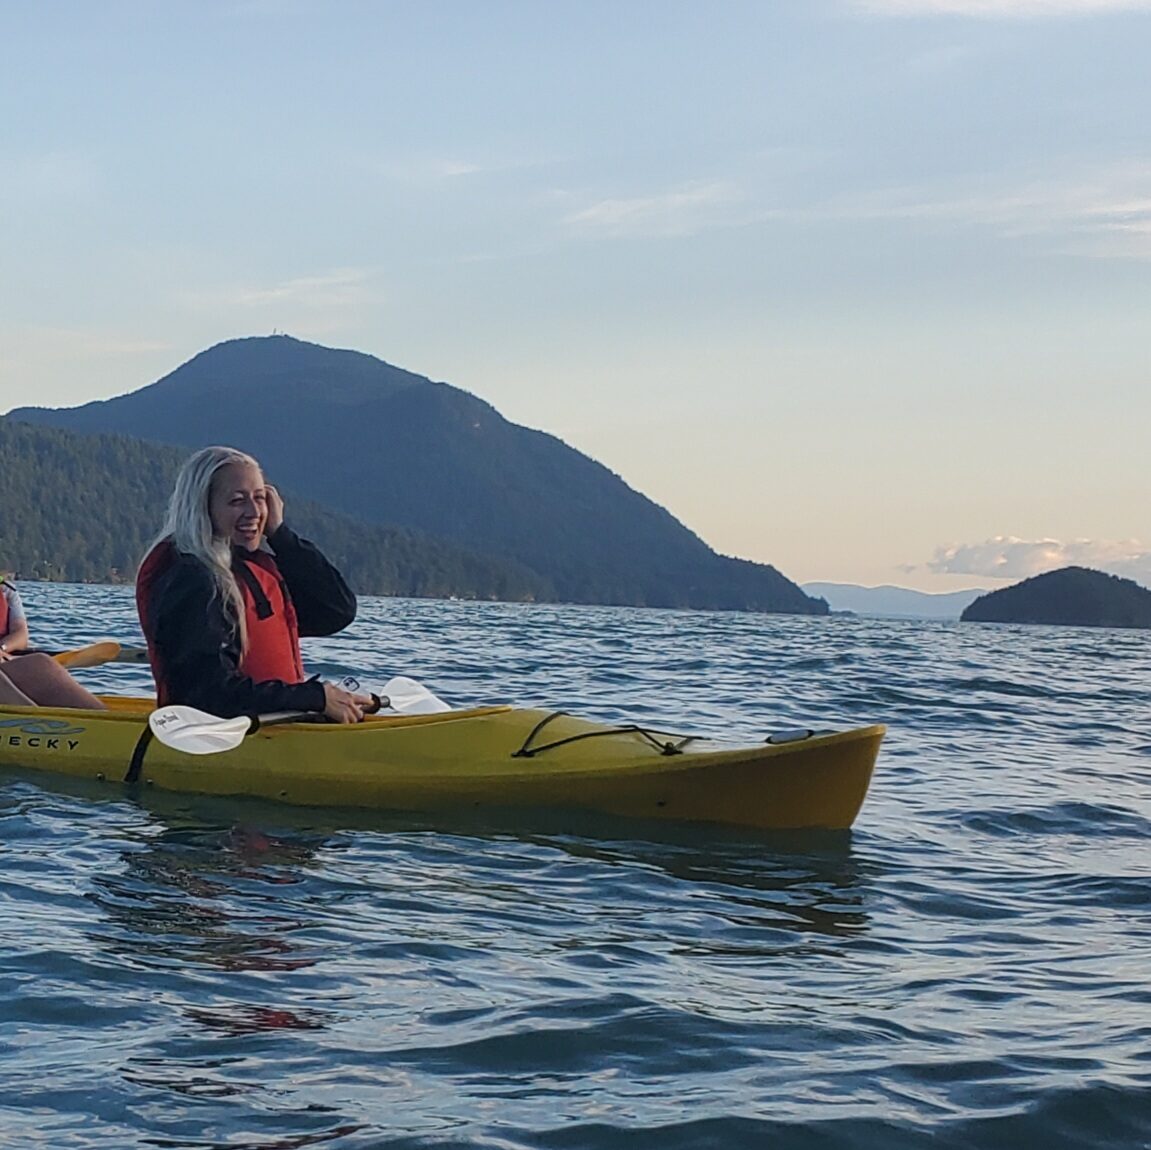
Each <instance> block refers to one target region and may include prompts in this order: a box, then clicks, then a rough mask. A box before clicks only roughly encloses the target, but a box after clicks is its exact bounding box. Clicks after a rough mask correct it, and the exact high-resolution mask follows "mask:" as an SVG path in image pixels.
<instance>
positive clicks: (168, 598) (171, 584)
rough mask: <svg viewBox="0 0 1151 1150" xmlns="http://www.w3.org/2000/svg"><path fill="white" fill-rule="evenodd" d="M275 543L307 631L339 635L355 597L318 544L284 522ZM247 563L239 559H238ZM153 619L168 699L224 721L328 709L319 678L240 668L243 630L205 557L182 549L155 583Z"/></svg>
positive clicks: (300, 621)
mask: <svg viewBox="0 0 1151 1150" xmlns="http://www.w3.org/2000/svg"><path fill="white" fill-rule="evenodd" d="M268 545H269V546H270V547H271V549H272V553H273V555H274V556H275V560H276V566H277V567H279V569H280V574H281V575H282V576H283V580H284V583H285V585H286V586H287V589H288V592H289V594H290V595H291V597H292V604H293V606H294V607H295V609H296V618H297V622H298V624H299V629H300V635H301V636H306V635H334V634H335V633H336V632H337V631H342V630H343V629H344V628H345V627H347V626H348V624H349V623H351V622H352V620H353V619H355V617H356V597H355V595H354V594H353V593H352V591H351V589H350V588H349V587H348V585H347V583H345V582H344V579H343V576H342V575H341V574H340V573H339V571H337V570H336V569H335V567H333V566H332V565H331V563H329V562H328V560H327V559H325V558H324V556H323V554H322V553H321V552H320V550H319V549H318V548H317V547H316V546H315V544H313V543H309V542H308V541H307V540H306V539H301V538H300V537H299V536H298V535H297V534H296V533H295V532H294V531H292V529H291V528H290V527H288V526H287V525H282V526H281V527H280V528H279V529H278V530H277V531H276V532H275V533H274V534H272V535H270V536H269V537H268ZM241 561H242V560H240V559H239V558H238V557H237V559H236V560H234V564H235V563H238V562H241ZM234 564H233V565H234ZM148 616H149V619H150V621H151V626H152V632H153V634H152V642H153V645H154V647H155V650H156V654H157V657H158V658H159V660H160V662H161V664H162V666H163V669H164V676H165V679H166V680H167V686H168V693H169V699H168V701H169V702H172V703H183V704H186V705H188V706H191V707H198V708H199V709H200V710H202V711H207V712H209V713H210V714H213V715H219V716H221V717H222V718H231V717H232V716H233V715H257V714H266V713H267V712H269V711H322V710H323V709H324V688H323V685H322V684H321V683H320V682H319V680H317V679H310V680H308V681H307V682H306V683H284V682H281V681H280V680H278V679H272V680H269V681H268V682H263V683H257V682H255V681H254V680H253V679H251V678H249V677H248V676H247V675H244V674H242V673H241V671H240V636H239V632H238V630H237V629H236V626H235V622H234V620H233V618H232V614H231V611H230V610H229V609H228V608H226V607H225V605H224V603H223V602H222V601H221V599H220V597H219V595H218V594H217V593H216V585H215V582H214V580H213V579H212V575H211V572H209V571H208V569H207V568H206V567H205V566H204V564H203V563H201V562H200V561H199V560H198V559H194V558H193V557H192V556H190V555H183V554H179V553H177V555H176V557H175V560H174V562H173V563H172V564H171V566H169V567H168V568H167V569H166V570H165V571H163V572H162V573H161V574H160V575H159V576H158V577H157V578H156V580H155V582H154V583H153V584H152V588H151V592H150V594H149V597H148Z"/></svg>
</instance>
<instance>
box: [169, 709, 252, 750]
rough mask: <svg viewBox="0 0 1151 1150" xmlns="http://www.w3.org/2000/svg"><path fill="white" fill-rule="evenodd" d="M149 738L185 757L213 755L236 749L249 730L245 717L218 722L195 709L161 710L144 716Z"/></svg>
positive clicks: (216, 719)
mask: <svg viewBox="0 0 1151 1150" xmlns="http://www.w3.org/2000/svg"><path fill="white" fill-rule="evenodd" d="M148 725H149V726H150V727H151V728H152V734H154V735H155V736H156V738H157V739H159V741H160V742H161V743H163V744H164V746H166V747H171V748H173V750H177V751H183V752H184V753H185V754H189V755H214V754H217V753H218V752H220V751H230V750H232V749H233V748H234V747H238V746H239V745H240V744H241V743H242V742H243V741H244V736H245V735H247V733H248V731H249V730H251V728H252V720H251V719H250V718H249V717H248V716H247V715H238V716H237V717H236V718H234V719H221V718H219V717H218V716H216V715H209V714H208V713H207V711H197V710H196V708H195V707H182V706H178V705H174V706H171V707H161V708H159V709H158V710H155V711H153V712H152V713H151V715H149V716H148Z"/></svg>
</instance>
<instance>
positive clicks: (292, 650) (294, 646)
mask: <svg viewBox="0 0 1151 1150" xmlns="http://www.w3.org/2000/svg"><path fill="white" fill-rule="evenodd" d="M177 554H178V552H177V551H176V548H175V547H174V546H173V545H172V542H171V540H167V539H166V540H164V541H163V542H161V543H159V544H157V545H156V546H155V547H154V548H153V549H152V550H151V551H150V552H149V553H148V555H147V557H146V558H145V559H144V562H143V563H141V564H140V571H139V574H138V575H137V576H136V609H137V611H138V612H139V615H140V626H141V628H142V629H143V631H144V639H145V640H146V642H147V644H148V661H149V662H150V663H151V664H152V675H153V678H155V680H156V696H157V700H158V702H159V703H160V705H161V706H163V705H165V704H166V703H168V702H170V701H171V700H170V699H169V698H168V687H167V681H166V678H167V677H166V675H165V674H164V667H163V659H162V657H161V656H160V654H159V652H158V651H157V649H156V645H155V621H154V620H153V618H152V612H151V593H152V585H153V583H154V582H155V581H156V579H158V578H159V577H160V576H161V575H162V574H163V573H164V572H165V571H167V570H168V568H169V567H170V566H171V565H172V564H173V563H174V562H175V561H176V557H177ZM232 571H233V573H234V574H235V576H236V582H237V584H238V585H239V588H240V596H241V599H242V600H243V604H244V624H245V627H246V629H247V633H248V643H247V650H246V651H245V652H244V653H243V655H242V656H241V657H240V663H239V667H240V673H241V674H243V675H247V676H248V678H250V679H252V680H254V681H255V682H257V683H265V682H267V681H269V680H270V679H279V680H280V681H282V682H284V683H302V682H303V681H304V664H303V660H302V659H301V657H300V633H299V627H298V624H297V622H296V609H295V607H294V606H293V605H292V597H291V595H290V594H289V592H288V587H287V584H286V583H285V582H284V577H283V576H282V575H281V574H280V569H279V568H278V567H277V566H276V561H275V559H273V558H272V556H271V555H269V554H268V553H267V552H266V551H253V552H248V553H245V554H244V555H242V556H241V555H240V554H239V553H236V554H235V555H234V556H233V559H232Z"/></svg>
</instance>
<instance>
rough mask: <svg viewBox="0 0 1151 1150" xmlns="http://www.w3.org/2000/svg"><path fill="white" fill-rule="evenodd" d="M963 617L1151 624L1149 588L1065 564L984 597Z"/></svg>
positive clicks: (1087, 624) (1082, 624) (976, 620)
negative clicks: (1056, 569) (1065, 565)
mask: <svg viewBox="0 0 1151 1150" xmlns="http://www.w3.org/2000/svg"><path fill="white" fill-rule="evenodd" d="M961 618H962V619H963V621H964V622H971V623H1061V624H1064V625H1066V626H1073V627H1151V591H1148V590H1147V589H1146V588H1145V587H1140V586H1139V584H1138V583H1136V582H1134V580H1131V579H1121V578H1120V577H1119V576H1118V575H1106V574H1104V573H1103V572H1102V571H1092V570H1090V569H1089V568H1087V567H1063V568H1061V569H1060V570H1058V571H1048V572H1047V573H1046V574H1044V575H1036V576H1035V577H1034V578H1032V579H1024V580H1023V582H1022V583H1015V584H1013V585H1012V586H1010V587H1004V588H1003V589H1002V590H1000V591H992V592H990V593H989V594H987V595H983V596H981V597H980V598H979V599H976V600H975V602H974V603H972V604H971V606H970V607H968V608H967V610H965V611H964V612H963V615H962V616H961Z"/></svg>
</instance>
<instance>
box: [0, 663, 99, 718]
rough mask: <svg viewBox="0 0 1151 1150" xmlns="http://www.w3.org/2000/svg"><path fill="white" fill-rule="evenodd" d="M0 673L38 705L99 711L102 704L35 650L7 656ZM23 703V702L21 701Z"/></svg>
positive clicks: (61, 669)
mask: <svg viewBox="0 0 1151 1150" xmlns="http://www.w3.org/2000/svg"><path fill="white" fill-rule="evenodd" d="M0 676H3V677H6V678H7V679H8V682H9V684H10V685H11V686H12V687H15V688H16V690H17V691H18V692H23V694H24V695H25V697H26V698H28V699H30V700H31V701H32V702H33V703H35V704H36V705H37V706H39V707H82V708H84V709H85V710H89V711H103V710H105V709H106V708H105V706H104V704H103V703H101V702H100V700H99V699H97V698H96V696H95V695H93V694H92V693H91V691H88V690H85V688H83V687H81V686H80V684H79V683H77V682H76V680H75V679H73V678H72V676H71V675H69V674H68V672H67V671H66V670H65V669H64V668H63V667H61V666H60V664H59V663H57V662H56V660H55V659H52V658H50V657H49V656H47V655H44V654H41V653H39V652H37V653H34V654H31V655H19V656H17V657H16V658H15V659H9V660H8V661H7V662H6V663H4V664H3V667H2V668H0ZM24 705H25V706H27V704H26V703H25V704H24Z"/></svg>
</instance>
